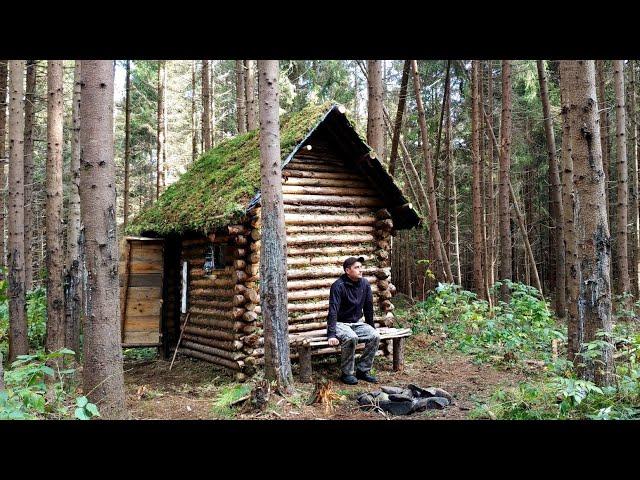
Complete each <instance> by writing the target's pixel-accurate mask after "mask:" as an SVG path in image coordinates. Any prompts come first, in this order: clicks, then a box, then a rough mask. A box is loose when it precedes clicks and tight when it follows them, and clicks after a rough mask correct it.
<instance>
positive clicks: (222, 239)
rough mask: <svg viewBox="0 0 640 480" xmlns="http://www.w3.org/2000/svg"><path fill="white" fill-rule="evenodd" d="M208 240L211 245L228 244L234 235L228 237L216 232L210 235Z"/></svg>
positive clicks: (225, 234)
mask: <svg viewBox="0 0 640 480" xmlns="http://www.w3.org/2000/svg"><path fill="white" fill-rule="evenodd" d="M208 238H209V242H211V243H230V242H231V241H232V240H233V239H234V238H236V235H228V234H227V233H221V232H216V233H210V234H209V236H208Z"/></svg>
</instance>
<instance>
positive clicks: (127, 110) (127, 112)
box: [74, 60, 131, 228]
mask: <svg viewBox="0 0 640 480" xmlns="http://www.w3.org/2000/svg"><path fill="white" fill-rule="evenodd" d="M125 81H126V84H125V89H126V93H125V105H124V212H123V217H124V219H123V227H124V228H127V223H128V220H129V143H130V131H131V60H127V78H126V80H125ZM74 94H75V90H74Z"/></svg>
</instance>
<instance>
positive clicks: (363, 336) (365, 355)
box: [336, 322, 380, 375]
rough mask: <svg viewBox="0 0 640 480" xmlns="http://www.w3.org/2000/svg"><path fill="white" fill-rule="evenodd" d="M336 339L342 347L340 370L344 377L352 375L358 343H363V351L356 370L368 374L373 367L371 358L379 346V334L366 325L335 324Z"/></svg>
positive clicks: (359, 323) (360, 323) (361, 323)
mask: <svg viewBox="0 0 640 480" xmlns="http://www.w3.org/2000/svg"><path fill="white" fill-rule="evenodd" d="M336 337H338V340H340V346H341V347H342V359H341V361H340V369H341V370H342V373H343V374H344V375H353V374H354V367H355V366H356V365H355V358H356V345H357V344H358V341H361V342H365V345H364V350H363V352H362V355H360V358H359V360H358V364H357V368H358V370H360V371H361V372H368V371H369V370H371V367H372V366H373V358H374V357H375V355H376V351H377V350H378V345H379V344H380V334H379V333H378V331H377V330H376V329H375V328H373V327H372V326H371V325H369V324H368V323H363V322H358V323H342V322H337V323H336Z"/></svg>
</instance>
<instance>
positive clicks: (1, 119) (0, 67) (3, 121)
mask: <svg viewBox="0 0 640 480" xmlns="http://www.w3.org/2000/svg"><path fill="white" fill-rule="evenodd" d="M7 65H8V63H7V60H0V159H4V158H5V157H6V156H7V152H6V143H5V142H6V137H7ZM5 182H6V179H5V176H4V167H3V168H0V233H1V234H0V269H1V268H4V250H5V248H4V246H5V242H4V223H5V222H4V219H5V215H4V209H5V194H4V185H5ZM3 278H4V273H2V272H1V271H0V279H3Z"/></svg>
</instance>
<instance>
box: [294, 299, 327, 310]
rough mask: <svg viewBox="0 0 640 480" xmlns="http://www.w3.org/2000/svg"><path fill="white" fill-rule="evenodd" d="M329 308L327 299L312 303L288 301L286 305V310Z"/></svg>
mask: <svg viewBox="0 0 640 480" xmlns="http://www.w3.org/2000/svg"><path fill="white" fill-rule="evenodd" d="M327 308H329V300H323V301H321V302H313V303H290V304H289V305H287V311H288V312H308V311H312V310H322V309H327Z"/></svg>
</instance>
